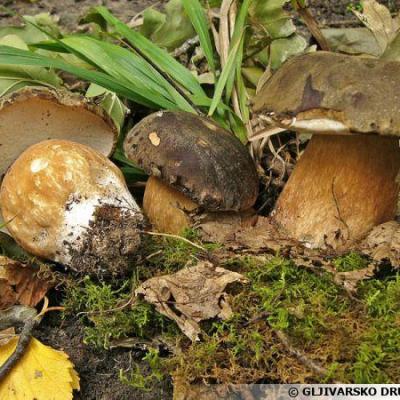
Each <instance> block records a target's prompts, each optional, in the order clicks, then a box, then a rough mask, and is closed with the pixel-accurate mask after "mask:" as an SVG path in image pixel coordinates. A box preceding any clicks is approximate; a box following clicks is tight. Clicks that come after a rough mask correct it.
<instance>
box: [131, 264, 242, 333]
mask: <svg viewBox="0 0 400 400" xmlns="http://www.w3.org/2000/svg"><path fill="white" fill-rule="evenodd" d="M233 282H240V283H244V282H246V278H245V277H244V276H243V275H240V274H238V273H236V272H232V271H228V270H226V269H224V268H220V267H216V266H214V265H213V264H211V263H210V262H207V261H205V262H199V263H198V264H197V265H195V266H193V267H187V268H184V269H182V270H180V271H178V272H176V273H175V274H170V275H163V276H159V277H155V278H151V279H148V280H147V281H146V282H144V283H143V284H142V285H140V286H139V288H138V289H137V290H136V292H135V294H136V295H140V296H143V297H144V299H145V300H146V301H147V302H149V303H151V304H154V305H155V307H156V309H157V311H158V312H160V313H161V314H164V315H166V316H167V317H168V318H171V319H173V320H174V321H175V322H176V323H177V324H178V326H179V327H180V329H181V330H182V332H183V333H184V334H185V335H186V336H187V337H189V338H190V339H191V340H192V341H195V340H199V334H200V333H201V329H200V325H199V322H200V321H203V320H207V319H210V318H215V317H219V318H222V319H226V318H229V316H230V315H231V314H232V310H231V308H230V306H229V304H228V295H227V294H226V293H225V292H224V290H225V288H226V286H227V285H229V284H230V283H233Z"/></svg>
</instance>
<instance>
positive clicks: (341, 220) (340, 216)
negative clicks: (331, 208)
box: [332, 177, 351, 239]
mask: <svg viewBox="0 0 400 400" xmlns="http://www.w3.org/2000/svg"><path fill="white" fill-rule="evenodd" d="M335 180H336V177H334V178H333V179H332V196H333V201H334V203H335V207H336V212H337V214H338V217H337V219H338V220H339V221H340V222H341V223H342V224H343V225H344V227H345V228H346V229H347V235H348V239H350V238H351V232H350V228H349V225H347V222H346V221H345V220H344V219H343V217H342V213H341V212H340V207H339V200H338V198H337V195H336V191H335Z"/></svg>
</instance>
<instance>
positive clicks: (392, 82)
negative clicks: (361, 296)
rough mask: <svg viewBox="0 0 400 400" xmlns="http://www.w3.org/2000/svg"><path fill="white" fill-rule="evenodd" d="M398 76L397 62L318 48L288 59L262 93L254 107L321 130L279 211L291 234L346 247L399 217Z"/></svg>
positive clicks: (293, 125) (292, 125)
mask: <svg viewBox="0 0 400 400" xmlns="http://www.w3.org/2000/svg"><path fill="white" fill-rule="evenodd" d="M399 77H400V64H399V63H396V62H386V61H381V60H371V59H364V58H360V57H351V56H344V55H340V54H334V53H326V52H317V53H313V54H307V55H304V56H300V57H297V58H295V59H293V60H291V61H289V62H287V63H286V64H285V65H284V66H283V67H282V68H281V69H280V70H278V71H277V73H276V74H275V75H274V76H273V77H272V78H271V79H270V80H269V81H268V82H267V84H266V85H265V86H264V88H263V89H262V90H261V92H260V93H259V94H258V96H257V98H256V100H255V107H254V109H255V111H257V112H261V113H263V114H264V115H268V116H269V117H270V118H271V119H272V120H274V121H276V122H277V124H278V125H279V126H287V127H288V128H289V129H291V130H294V131H297V132H307V133H312V134H313V135H314V136H313V137H312V139H311V141H310V142H309V144H308V146H307V148H306V150H305V151H304V154H303V155H302V156H301V158H300V161H299V162H298V164H297V165H296V167H295V169H294V171H293V173H292V175H291V177H290V178H289V181H288V182H287V184H286V186H285V188H284V190H283V192H282V194H281V196H280V197H279V199H278V202H277V206H276V210H275V214H274V218H275V220H276V221H277V222H278V224H279V225H280V226H281V227H283V228H284V230H285V231H286V232H287V234H288V235H289V236H291V237H293V238H295V239H298V240H300V241H302V242H304V243H305V245H307V246H310V247H327V248H329V247H330V248H334V249H344V248H347V247H349V246H351V245H352V244H353V243H354V242H356V241H358V240H360V239H362V238H363V237H365V236H366V234H367V233H368V232H369V231H370V230H371V229H372V228H373V227H374V226H376V225H378V224H381V223H383V222H386V221H389V220H391V219H393V218H394V216H395V213H396V206H397V197H398V193H399V182H398V179H397V176H398V173H399V169H400V149H399V143H398V136H400V113H399V112H398V110H399V109H400V97H399V95H398V93H399V91H400V79H399ZM282 93H283V94H284V95H282ZM384 136H386V137H384Z"/></svg>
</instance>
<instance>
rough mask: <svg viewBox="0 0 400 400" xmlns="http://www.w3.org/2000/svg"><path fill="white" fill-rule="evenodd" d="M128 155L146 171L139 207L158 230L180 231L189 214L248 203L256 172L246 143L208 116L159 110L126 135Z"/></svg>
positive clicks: (188, 222)
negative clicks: (142, 195)
mask: <svg viewBox="0 0 400 400" xmlns="http://www.w3.org/2000/svg"><path fill="white" fill-rule="evenodd" d="M124 150H125V153H126V155H127V157H128V158H129V159H130V160H132V161H133V162H135V163H136V164H137V165H139V166H140V167H142V168H143V169H144V170H145V171H146V173H148V174H149V175H151V177H150V178H149V180H148V182H147V185H146V191H145V194H144V200H143V208H144V211H145V214H146V215H147V216H148V218H149V220H150V222H151V223H152V224H153V225H154V226H155V227H156V228H157V229H158V230H160V231H163V232H170V233H180V232H181V231H182V230H183V229H184V228H186V227H188V226H190V225H191V224H192V219H191V217H190V215H189V214H192V215H195V214H196V216H197V217H199V215H200V214H202V212H204V211H206V212H211V213H212V212H218V214H220V212H221V211H225V212H226V211H232V212H240V211H244V215H246V213H245V211H246V210H249V209H251V207H252V206H253V205H254V203H255V201H256V198H257V194H258V178H257V172H256V169H255V166H254V163H253V161H252V159H251V157H250V155H249V153H248V151H247V149H246V148H245V147H244V146H243V145H242V144H241V143H240V141H239V140H238V139H236V138H235V137H234V136H233V135H231V134H230V133H229V132H227V131H225V130H224V129H221V128H220V127H219V126H217V125H216V124H215V123H214V122H213V121H211V120H209V119H206V118H203V117H199V116H197V115H194V114H190V113H184V112H158V113H154V114H151V115H149V116H148V117H146V118H144V119H143V120H142V121H141V122H140V123H139V124H137V125H136V126H135V127H134V128H133V129H132V130H131V131H130V132H129V133H128V135H127V137H126V139H125V142H124Z"/></svg>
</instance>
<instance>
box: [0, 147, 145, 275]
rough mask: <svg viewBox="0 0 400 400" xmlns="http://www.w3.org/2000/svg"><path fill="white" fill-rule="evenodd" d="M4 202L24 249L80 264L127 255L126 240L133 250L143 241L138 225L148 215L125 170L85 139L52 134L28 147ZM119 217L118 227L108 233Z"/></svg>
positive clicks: (11, 173) (7, 181)
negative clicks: (55, 137)
mask: <svg viewBox="0 0 400 400" xmlns="http://www.w3.org/2000/svg"><path fill="white" fill-rule="evenodd" d="M0 205H1V212H2V215H3V218H4V220H5V221H8V224H7V228H8V230H9V232H10V233H11V235H12V236H13V237H14V239H15V240H16V241H17V242H18V243H19V244H20V245H21V246H22V247H23V248H24V249H26V250H27V251H28V252H30V253H31V254H34V255H37V256H39V257H43V258H48V259H51V260H54V261H58V262H61V263H63V264H65V265H70V266H72V267H74V268H76V269H78V268H79V267H80V266H81V260H80V259H79V257H80V256H82V259H83V260H86V262H87V264H90V262H92V261H93V262H94V263H96V262H97V261H98V260H97V259H98V258H101V257H103V258H104V261H105V262H107V261H109V262H110V264H111V263H112V260H107V257H108V256H109V255H111V256H112V257H117V255H124V251H125V250H124V246H125V245H126V246H127V249H126V251H127V252H129V251H133V250H135V249H136V247H137V246H138V244H139V239H138V234H137V232H136V233H135V229H136V228H137V224H138V223H140V222H141V219H142V216H141V212H140V209H139V207H138V206H137V204H136V202H135V200H134V199H133V197H132V196H131V194H130V193H129V191H128V189H127V187H126V184H125V181H124V178H123V175H122V173H121V171H120V170H119V169H118V168H117V167H116V166H115V165H114V164H113V163H112V162H111V161H110V160H108V159H107V158H106V157H105V156H103V155H102V154H100V153H98V152H96V151H94V150H93V149H91V148H89V147H87V146H84V145H82V144H79V143H74V142H69V141H61V140H49V141H44V142H41V143H38V144H35V145H33V146H31V147H30V148H28V149H27V150H26V151H25V152H24V153H22V154H21V156H20V157H19V158H18V159H17V160H16V161H15V162H14V164H13V165H12V166H11V168H10V169H9V170H8V172H7V174H6V175H5V177H4V180H3V183H2V186H1V190H0ZM104 210H105V211H107V212H108V214H105V211H104ZM103 211H104V212H103ZM99 221H100V222H101V224H103V225H102V226H100V227H97V225H96V224H97V223H98V222H99ZM125 221H126V223H125ZM113 222H115V227H114V228H115V229H114V228H113V226H111V228H113V229H114V230H113V231H112V232H111V234H110V235H109V237H107V236H106V235H104V237H102V232H101V230H102V229H103V230H104V231H106V230H107V228H109V227H110V224H112V223H113ZM128 223H130V224H131V226H130V227H127V226H126V225H127V224H128ZM118 229H120V232H118ZM96 235H98V236H99V237H98V238H96ZM114 242H115V243H114ZM126 242H128V243H126ZM96 246H97V247H96ZM107 246H108V247H110V249H107ZM113 246H114V249H115V252H116V253H115V254H114V253H113V251H114V250H113ZM110 253H111V254H110ZM85 257H86V258H85Z"/></svg>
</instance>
